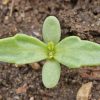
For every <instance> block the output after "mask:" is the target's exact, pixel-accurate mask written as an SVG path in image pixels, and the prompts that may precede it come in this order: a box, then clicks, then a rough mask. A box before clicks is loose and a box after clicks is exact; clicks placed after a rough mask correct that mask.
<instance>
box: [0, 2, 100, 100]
mask: <svg viewBox="0 0 100 100" xmlns="http://www.w3.org/2000/svg"><path fill="white" fill-rule="evenodd" d="M2 1H3V0H0V38H4V37H9V36H13V35H15V34H17V33H19V32H21V33H24V34H28V35H32V36H34V37H37V38H39V39H40V40H42V32H41V28H42V24H43V21H44V19H45V18H46V17H47V16H48V15H55V16H56V17H57V18H58V19H59V21H60V23H61V27H62V39H63V38H65V37H67V36H72V35H75V36H79V37H80V38H81V39H84V40H89V41H94V42H96V43H100V0H9V1H8V3H7V4H3V3H2ZM38 64H39V65H40V66H41V67H40V68H39V69H37V70H35V69H33V68H32V67H31V65H28V64H27V65H22V66H21V67H15V65H14V64H8V63H3V62H0V100H75V99H76V94H77V91H78V89H79V88H80V87H81V85H82V84H83V83H86V82H90V81H91V82H93V88H92V91H91V94H90V95H91V97H90V100H100V66H97V67H92V68H90V67H85V68H80V69H68V68H65V67H64V66H62V72H61V78H60V81H59V83H58V85H57V86H56V87H55V88H53V89H46V88H45V87H44V86H43V84H42V80H41V70H42V65H43V63H42V62H39V63H38ZM85 73H87V74H86V75H85ZM93 73H95V74H93ZM95 75H96V76H95ZM87 76H88V77H87ZM22 86H23V87H24V88H25V89H26V90H25V91H24V92H23V91H22V93H18V91H17V89H18V88H19V87H22ZM26 87H27V88H26ZM16 91H17V92H16Z"/></svg>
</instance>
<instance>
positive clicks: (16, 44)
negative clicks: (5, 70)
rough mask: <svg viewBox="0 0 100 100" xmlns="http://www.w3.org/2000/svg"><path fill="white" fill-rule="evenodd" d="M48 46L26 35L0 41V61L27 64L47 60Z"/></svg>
mask: <svg viewBox="0 0 100 100" xmlns="http://www.w3.org/2000/svg"><path fill="white" fill-rule="evenodd" d="M46 52H47V51H46V45H45V44H44V43H43V42H41V41H40V40H38V39H36V38H34V37H31V36H27V35H24V34H17V35H15V36H14V37H9V38H5V39H0V61H4V62H9V63H16V64H27V63H33V62H37V61H40V60H43V59H46V58H47V54H46Z"/></svg>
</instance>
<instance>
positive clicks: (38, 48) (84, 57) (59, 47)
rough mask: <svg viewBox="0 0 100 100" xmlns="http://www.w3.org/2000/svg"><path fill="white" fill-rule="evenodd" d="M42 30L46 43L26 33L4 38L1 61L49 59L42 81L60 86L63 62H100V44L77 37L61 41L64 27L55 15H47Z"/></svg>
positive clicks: (73, 64) (75, 64) (75, 65)
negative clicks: (62, 27) (61, 26)
mask: <svg viewBox="0 0 100 100" xmlns="http://www.w3.org/2000/svg"><path fill="white" fill-rule="evenodd" d="M42 32H43V40H44V42H45V43H43V42H42V41H40V40H38V39H37V38H34V37H31V36H27V35H25V34H17V35H15V36H14V37H9V38H5V39H1V40H0V61H4V62H9V63H15V64H27V63H33V62H38V61H41V60H44V59H46V63H45V64H44V66H43V69H42V81H43V84H44V85H45V87H47V88H53V87H55V86H56V85H57V83H58V81H59V78H60V73H61V66H60V63H61V64H63V65H65V66H67V67H69V68H79V67H81V66H95V65H100V45H99V44H96V43H93V42H89V41H86V40H81V39H80V38H79V37H77V36H70V37H67V38H65V39H63V40H62V41H60V36H61V28H60V24H59V21H58V20H57V18H56V17H54V16H49V17H47V18H46V20H45V21H44V24H43V30H42ZM59 41H60V42H59Z"/></svg>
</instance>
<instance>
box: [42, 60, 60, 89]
mask: <svg viewBox="0 0 100 100" xmlns="http://www.w3.org/2000/svg"><path fill="white" fill-rule="evenodd" d="M60 72H61V67H60V64H59V63H58V62H56V61H54V60H49V61H47V62H46V63H45V64H44V66H43V69H42V81H43V84H44V86H45V87H46V88H53V87H55V86H56V85H57V83H58V81H59V78H60Z"/></svg>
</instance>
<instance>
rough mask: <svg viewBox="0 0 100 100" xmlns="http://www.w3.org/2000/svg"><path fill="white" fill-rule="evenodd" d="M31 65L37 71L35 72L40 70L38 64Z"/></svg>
mask: <svg viewBox="0 0 100 100" xmlns="http://www.w3.org/2000/svg"><path fill="white" fill-rule="evenodd" d="M30 65H31V67H32V68H33V69H35V70H38V69H40V65H39V64H38V63H32V64H30Z"/></svg>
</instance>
